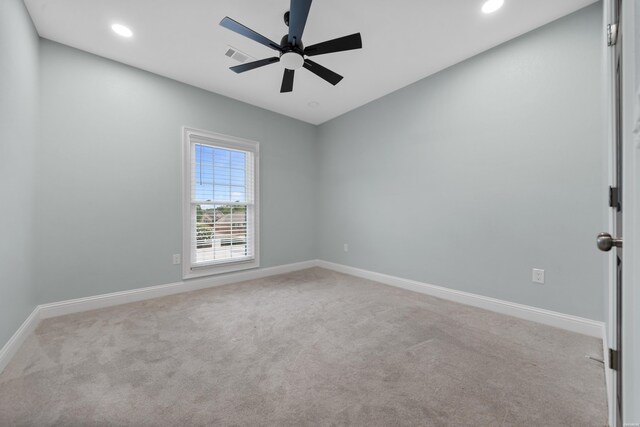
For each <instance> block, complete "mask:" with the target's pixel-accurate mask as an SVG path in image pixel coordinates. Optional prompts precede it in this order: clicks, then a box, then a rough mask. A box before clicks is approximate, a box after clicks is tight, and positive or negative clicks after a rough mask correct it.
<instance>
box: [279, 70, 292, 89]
mask: <svg viewBox="0 0 640 427" xmlns="http://www.w3.org/2000/svg"><path fill="white" fill-rule="evenodd" d="M294 74H295V71H294V70H289V69H286V68H285V70H284V75H283V76H282V86H281V87H280V93H285V92H292V91H293V76H294Z"/></svg>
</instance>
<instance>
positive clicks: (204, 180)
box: [194, 144, 247, 203]
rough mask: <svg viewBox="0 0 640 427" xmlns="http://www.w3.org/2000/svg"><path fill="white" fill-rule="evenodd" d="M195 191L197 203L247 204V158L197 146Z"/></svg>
mask: <svg viewBox="0 0 640 427" xmlns="http://www.w3.org/2000/svg"><path fill="white" fill-rule="evenodd" d="M195 151H196V153H195V154H196V158H195V163H196V164H195V169H194V173H195V176H194V184H195V186H194V191H195V194H194V195H195V197H196V200H198V201H202V202H205V201H216V202H240V203H243V202H246V201H247V189H246V160H247V154H246V153H243V152H240V151H233V150H226V149H224V148H217V147H210V146H207V145H201V144H196V146H195Z"/></svg>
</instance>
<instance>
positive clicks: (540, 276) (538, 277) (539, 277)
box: [531, 268, 544, 284]
mask: <svg viewBox="0 0 640 427" xmlns="http://www.w3.org/2000/svg"><path fill="white" fill-rule="evenodd" d="M531 279H532V280H533V283H542V284H544V270H540V269H539V268H534V269H533V274H532V278H531Z"/></svg>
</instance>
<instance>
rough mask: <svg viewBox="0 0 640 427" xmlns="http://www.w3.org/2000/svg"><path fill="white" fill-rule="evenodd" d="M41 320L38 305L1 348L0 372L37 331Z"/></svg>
mask: <svg viewBox="0 0 640 427" xmlns="http://www.w3.org/2000/svg"><path fill="white" fill-rule="evenodd" d="M39 322H40V316H39V314H38V307H36V308H35V310H33V311H32V312H31V314H30V315H29V317H27V320H25V321H24V322H23V323H22V325H20V327H19V328H18V330H17V331H16V333H15V334H13V335H12V336H11V338H9V341H7V343H6V344H5V345H4V346H3V347H2V349H0V373H2V371H3V370H4V368H6V367H7V365H8V364H9V361H10V360H11V358H12V357H13V356H14V355H15V354H16V352H17V351H18V349H19V348H20V346H21V345H22V343H24V340H26V339H27V337H28V336H29V335H30V334H31V333H32V332H33V331H35V329H36V328H37V327H38V323H39Z"/></svg>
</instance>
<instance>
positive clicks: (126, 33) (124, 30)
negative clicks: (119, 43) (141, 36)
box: [111, 24, 133, 37]
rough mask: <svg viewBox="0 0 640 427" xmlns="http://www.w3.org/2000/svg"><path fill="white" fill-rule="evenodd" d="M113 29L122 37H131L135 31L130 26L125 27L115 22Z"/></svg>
mask: <svg viewBox="0 0 640 427" xmlns="http://www.w3.org/2000/svg"><path fill="white" fill-rule="evenodd" d="M111 29H112V30H113V32H114V33H116V34H117V35H119V36H122V37H131V36H132V35H133V32H132V31H131V30H130V29H129V27H125V26H124V25H122V24H113V25H112V26H111Z"/></svg>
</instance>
